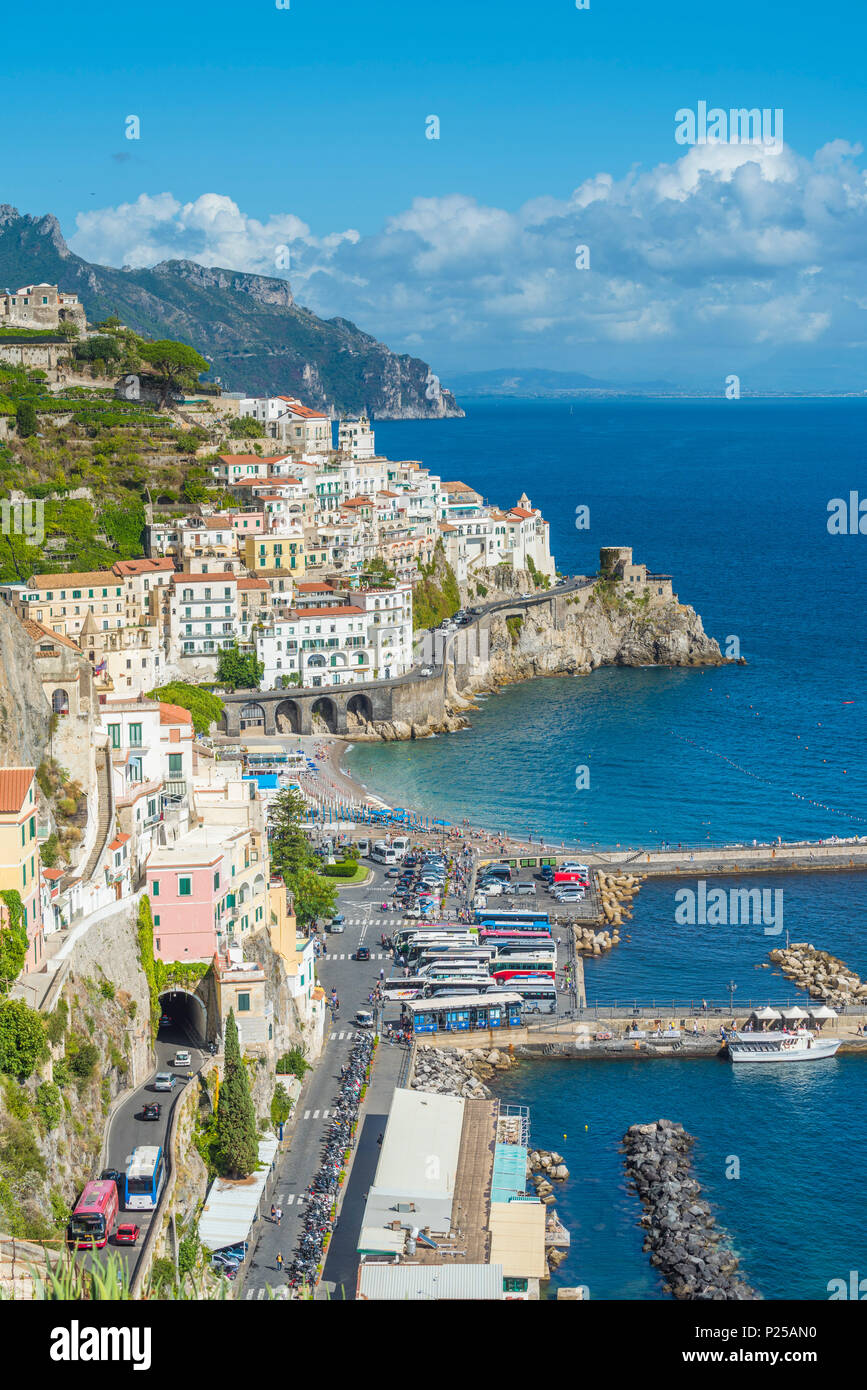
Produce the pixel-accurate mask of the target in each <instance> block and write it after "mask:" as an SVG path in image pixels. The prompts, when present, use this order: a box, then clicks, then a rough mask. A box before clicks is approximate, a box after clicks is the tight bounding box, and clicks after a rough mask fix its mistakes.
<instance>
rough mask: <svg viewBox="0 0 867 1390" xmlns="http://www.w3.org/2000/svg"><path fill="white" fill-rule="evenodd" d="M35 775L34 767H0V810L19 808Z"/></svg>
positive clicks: (16, 809) (15, 809)
mask: <svg viewBox="0 0 867 1390" xmlns="http://www.w3.org/2000/svg"><path fill="white" fill-rule="evenodd" d="M35 775H36V768H35V767H0V812H2V813H3V814H8V813H9V812H10V811H16V812H17V811H20V810H21V807H22V806H23V805H24V798H25V796H26V795H27V792H28V790H29V788H30V783H31V782H32V781H33V778H34V777H35Z"/></svg>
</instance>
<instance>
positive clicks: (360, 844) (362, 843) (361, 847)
mask: <svg viewBox="0 0 867 1390" xmlns="http://www.w3.org/2000/svg"><path fill="white" fill-rule="evenodd" d="M355 848H356V849H357V850H358V853H359V855H368V854H370V841H369V840H356V841H355Z"/></svg>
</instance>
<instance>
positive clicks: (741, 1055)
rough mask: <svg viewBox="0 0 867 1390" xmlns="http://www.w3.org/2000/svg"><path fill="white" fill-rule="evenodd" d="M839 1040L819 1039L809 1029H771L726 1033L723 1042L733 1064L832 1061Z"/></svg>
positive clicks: (840, 1040) (839, 1042)
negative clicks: (724, 1041)
mask: <svg viewBox="0 0 867 1390" xmlns="http://www.w3.org/2000/svg"><path fill="white" fill-rule="evenodd" d="M842 1041H843V1039H842V1038H823V1037H820V1036H817V1035H816V1034H814V1033H812V1032H811V1031H810V1029H809V1028H798V1029H795V1030H794V1031H789V1030H788V1029H785V1028H773V1029H767V1030H766V1031H763V1032H759V1031H755V1032H750V1031H747V1032H743V1033H730V1034H729V1035H728V1037H727V1039H726V1046H727V1049H728V1054H729V1057H730V1058H731V1060H732V1061H733V1062H818V1061H821V1059H822V1058H824V1057H833V1056H834V1053H835V1052H836V1051H837V1048H838V1047H839V1046H840V1044H841V1042H842Z"/></svg>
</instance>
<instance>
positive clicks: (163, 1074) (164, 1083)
mask: <svg viewBox="0 0 867 1390" xmlns="http://www.w3.org/2000/svg"><path fill="white" fill-rule="evenodd" d="M176 1081H177V1077H176V1076H172V1073H171V1072H170V1071H158V1072H157V1074H156V1076H155V1077H154V1079H153V1088H154V1090H155V1091H172V1090H174V1086H175V1082H176Z"/></svg>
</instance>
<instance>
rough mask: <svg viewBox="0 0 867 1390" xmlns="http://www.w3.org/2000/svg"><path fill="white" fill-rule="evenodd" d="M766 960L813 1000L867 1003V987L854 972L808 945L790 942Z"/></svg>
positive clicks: (833, 957)
mask: <svg viewBox="0 0 867 1390" xmlns="http://www.w3.org/2000/svg"><path fill="white" fill-rule="evenodd" d="M769 959H770V960H772V961H773V962H774V963H775V964H776V965H779V967H780V969H781V971H782V972H783V974H784V975H785V976H786V978H787V979H789V980H794V981H795V983H796V984H797V985H800V987H801V989H805V990H806V991H807V993H808V994H810V995H811V996H812V998H814V999H827V1001H828V1003H829V1004H859V1003H862V1002H864V1001H865V1000H867V984H864V983H863V981H862V980H861V978H860V976H858V975H856V974H855V971H854V970H850V969H849V967H848V965H845V964H844V963H843V961H841V960H838V959H837V957H836V956H832V955H830V954H829V953H828V952H827V951H817V950H816V948H815V946H812V945H810V944H809V942H807V941H793V942H792V943H791V945H790V946H786V947H784V948H783V947H781V948H780V950H778V951H771V952H770V956H769Z"/></svg>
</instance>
